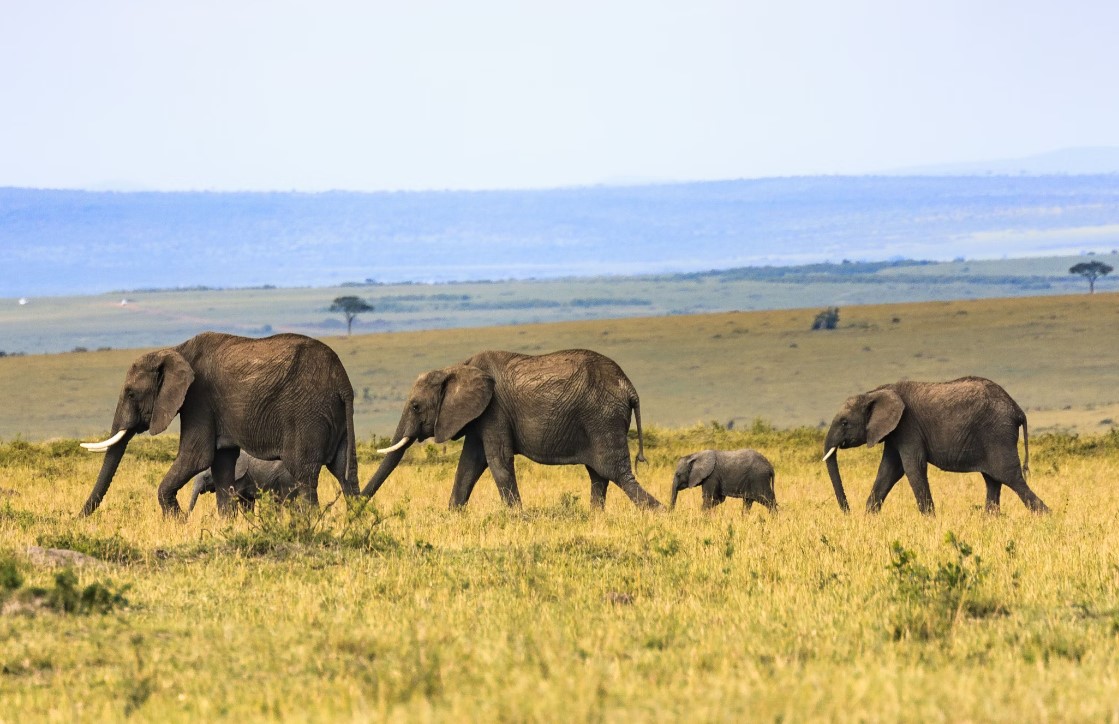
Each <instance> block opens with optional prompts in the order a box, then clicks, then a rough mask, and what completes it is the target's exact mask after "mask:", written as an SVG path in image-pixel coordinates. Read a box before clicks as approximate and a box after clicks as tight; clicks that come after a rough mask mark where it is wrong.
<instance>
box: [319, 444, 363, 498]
mask: <svg viewBox="0 0 1119 724" xmlns="http://www.w3.org/2000/svg"><path fill="white" fill-rule="evenodd" d="M346 449H347V446H346V445H342V446H341V447H340V448H339V449H338V452H337V454H335V456H334V459H332V460H331V461H330V462H328V463H327V464H326V469H327V470H329V471H330V474H331V475H333V476H334V479H335V480H337V481H338V484H339V485H341V486H342V494H343V495H345V496H346V497H347V498H353V497H355V496H357V495H360V494H361V490H360V489H359V488H358V486H357V468H356V465H357V457H356V455H355V456H354V458H353V460H349V459H348V458H347V455H346ZM350 465H354V466H355V467H354V468H353V469H352V470H350V477H349V479H347V478H346V468H348V467H349V466H350Z"/></svg>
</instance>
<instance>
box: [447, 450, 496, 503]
mask: <svg viewBox="0 0 1119 724" xmlns="http://www.w3.org/2000/svg"><path fill="white" fill-rule="evenodd" d="M486 466H487V462H486V451H485V448H484V446H483V445H482V440H481V438H480V437H478V436H477V435H471V434H468V435H467V436H466V440H464V441H463V445H462V455H460V456H459V459H458V470H456V471H455V485H454V487H453V488H452V489H451V502H450V506H449V507H451V508H461V507H462V506H464V505H466V501H468V500H470V494H471V493H473V492H474V485H475V484H476V483H477V482H478V478H480V477H482V473H484V472H485V471H486Z"/></svg>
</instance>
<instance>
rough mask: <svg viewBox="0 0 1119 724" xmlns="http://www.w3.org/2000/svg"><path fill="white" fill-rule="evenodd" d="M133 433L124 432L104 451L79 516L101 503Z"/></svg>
mask: <svg viewBox="0 0 1119 724" xmlns="http://www.w3.org/2000/svg"><path fill="white" fill-rule="evenodd" d="M134 434H135V433H133V432H132V431H128V432H126V433H125V434H124V436H123V437H121V438H120V439H119V440H118V441H117V442H115V443H113V445H112V446H110V447H109V448H108V450H106V451H105V459H104V460H102V461H101V472H100V473H98V475H97V482H96V483H94V484H93V491H92V492H91V493H90V494H89V499H88V500H86V501H85V505H83V506H82V512H81V513H79V515H80V516H82V517H85V516H87V515H89V514H91V513H92V512H93V511H95V510H97V506H99V505H101V500H102V498H104V497H105V493H106V492H107V491H108V490H109V485H110V484H111V483H112V482H113V476H114V475H116V472H117V467H118V466H119V465H120V461H121V458H123V457H124V449H125V448H126V447H128V441H129V440H131V439H132V436H133V435H134Z"/></svg>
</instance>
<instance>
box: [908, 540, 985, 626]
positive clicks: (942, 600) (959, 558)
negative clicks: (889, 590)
mask: <svg viewBox="0 0 1119 724" xmlns="http://www.w3.org/2000/svg"><path fill="white" fill-rule="evenodd" d="M944 542H945V543H947V544H948V545H949V546H951V547H952V550H953V551H954V552H955V558H954V559H953V560H949V561H947V562H945V563H941V564H940V565H939V566H938V567H937V569H936V570H935V571H931V570H930V569H928V568H926V567H925V566H923V565H921V564H920V563H918V562H917V557H916V555H915V554H914V553H912V552H911V551H908V550H906V549H905V548H904V547H903V546H902V545H901V543H899V542H898V541H894V543H893V545H892V546H891V549H890V557H891V560H890V565H889V566H888V567H887V568H888V569H889V570H890V572H891V574H892V577H893V582H894V598H895V600H896V602H897V604H898V611H897V616H896V619H895V621H894V625H893V628H892V630H891V635H892V638H893V639H894V640H895V641H897V640H901V639H917V640H919V641H944V640H950V639H951V638H952V635H953V634H954V632H955V629H956V626H957V624H958V623H959V622H960V620H961V619H962V618H963V617H964V616H965V615H967V616H971V617H973V618H983V617H985V616H990V615H992V614H996V613H1006V608H1005V607H1004V606H1002V605H1001V604H999V603H998V602H995V601H992V600H991V599H984V598H981V597H979V596H978V594H977V592H976V589H977V588H978V587H979V586H980V584H982V582H983V580H984V578H986V576H987V569H986V568H984V567H983V560H982V559H981V558H980V557H979V556H977V555H974V552H973V551H972V548H971V546H970V545H968V544H967V543H964V542H963V541H961V540H959V539H958V538H956V535H955V534H954V533H952V532H951V531H949V532H948V534H947V535H946V536H945V538H944Z"/></svg>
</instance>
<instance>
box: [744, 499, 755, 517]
mask: <svg viewBox="0 0 1119 724" xmlns="http://www.w3.org/2000/svg"><path fill="white" fill-rule="evenodd" d="M753 507H754V501H752V500H750V499H749V498H743V499H742V515H746V514H747V513H748V512H750V508H753Z"/></svg>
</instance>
